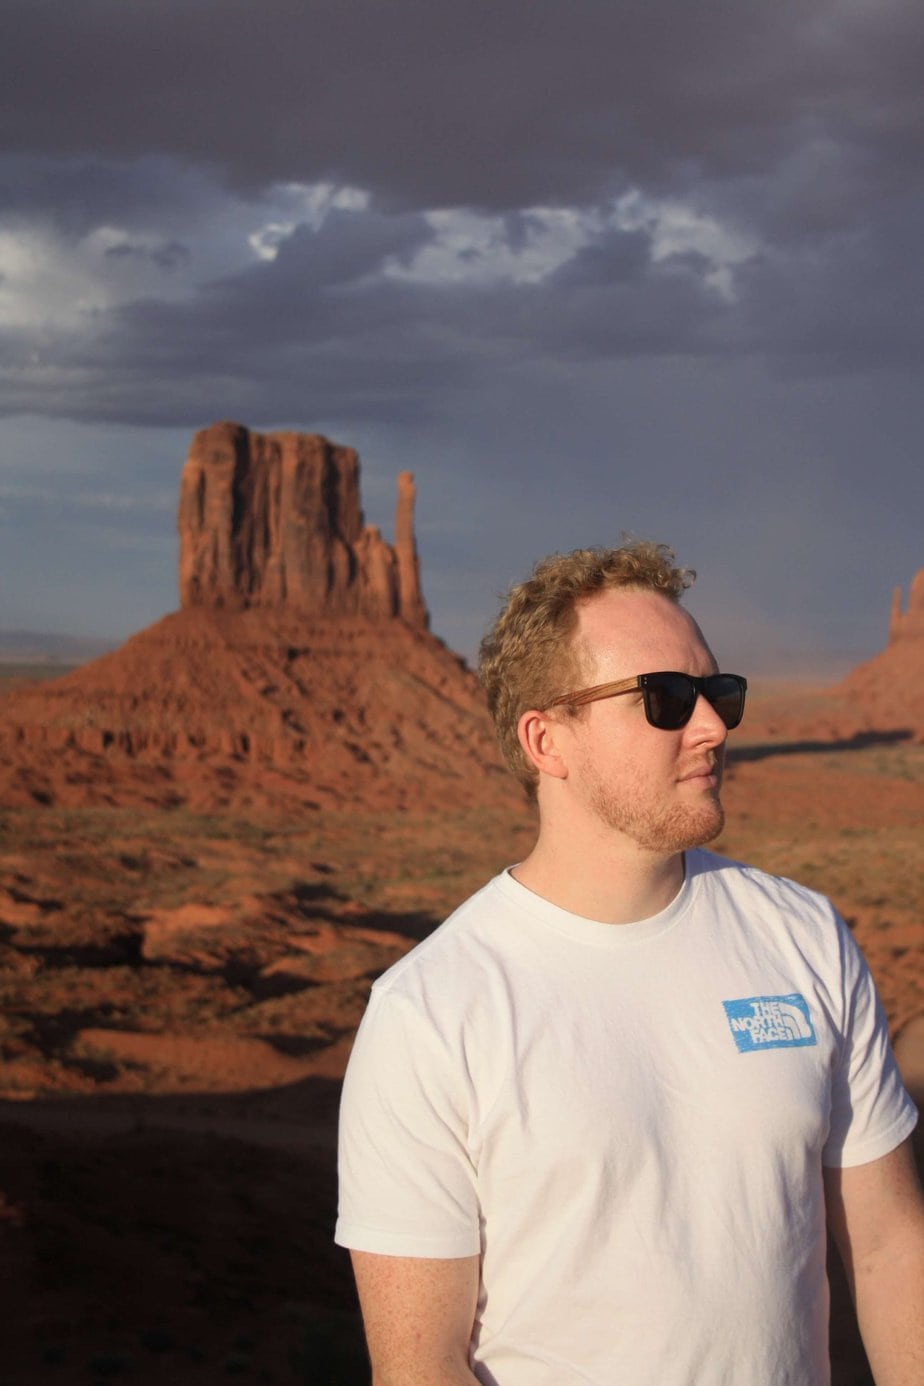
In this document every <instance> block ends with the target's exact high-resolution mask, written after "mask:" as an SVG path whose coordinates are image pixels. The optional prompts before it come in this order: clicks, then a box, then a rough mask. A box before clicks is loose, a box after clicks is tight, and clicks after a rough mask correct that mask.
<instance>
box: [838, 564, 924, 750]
mask: <svg viewBox="0 0 924 1386" xmlns="http://www.w3.org/2000/svg"><path fill="white" fill-rule="evenodd" d="M838 692H840V693H842V694H845V695H847V696H848V697H849V698H850V700H851V701H852V702H853V704H854V706H855V707H856V709H857V710H858V712H860V713H861V714H862V717H863V720H864V725H865V726H866V727H868V728H871V729H872V728H875V729H876V730H877V731H888V730H895V731H906V732H908V733H909V735H911V736H913V737H915V739H917V740H919V741H920V740H924V569H921V571H920V572H918V574H917V575H916V577H915V578H914V579H913V581H912V583H911V587H910V589H909V594H908V608H907V610H906V611H903V610H902V603H901V592H900V591H899V590H896V591H895V593H894V594H893V597H892V615H891V620H890V623H889V643H888V645H887V646H886V648H885V649H884V650H882V651H881V653H879V654H878V655H875V656H874V657H873V658H872V659H868V660H867V661H866V662H865V663H864V664H860V665H859V666H858V667H857V668H856V669H854V670H853V671H852V673H850V674H848V675H847V677H846V679H845V680H844V681H843V683H842V684H841V685H840V687H839V689H838Z"/></svg>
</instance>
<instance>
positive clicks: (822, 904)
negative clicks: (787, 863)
mask: <svg viewBox="0 0 924 1386" xmlns="http://www.w3.org/2000/svg"><path fill="white" fill-rule="evenodd" d="M688 869H692V873H693V874H694V876H695V877H696V878H697V879H698V880H699V881H700V882H701V883H702V884H703V886H704V887H705V889H707V890H712V891H717V892H722V893H724V894H726V895H727V896H729V897H730V898H732V899H734V900H740V901H742V902H744V901H747V902H748V903H750V905H751V906H752V907H757V906H765V907H767V908H770V909H775V910H778V911H780V912H782V913H784V914H788V915H797V916H798V917H800V918H802V919H816V920H818V921H822V920H823V921H827V922H829V923H830V922H831V920H832V919H833V918H836V912H835V910H834V907H833V905H832V904H831V901H830V900H829V899H828V898H827V896H825V895H822V894H821V893H820V892H819V891H817V890H813V889H812V888H811V887H810V886H806V885H802V884H801V882H799V881H794V880H791V879H790V878H789V877H788V876H776V875H774V874H772V873H771V872H769V871H765V870H763V868H762V867H759V866H751V865H749V864H748V863H747V862H743V861H736V860H734V858H732V857H723V856H720V855H719V853H717V852H709V851H707V850H706V849H705V848H702V847H699V848H696V849H695V850H694V851H693V852H690V853H688Z"/></svg>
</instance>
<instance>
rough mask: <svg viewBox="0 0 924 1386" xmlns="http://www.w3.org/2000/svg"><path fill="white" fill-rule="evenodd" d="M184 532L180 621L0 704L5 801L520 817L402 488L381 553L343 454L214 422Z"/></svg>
mask: <svg viewBox="0 0 924 1386" xmlns="http://www.w3.org/2000/svg"><path fill="white" fill-rule="evenodd" d="M178 528H179V590H180V602H181V609H180V610H179V611H175V612H173V613H171V614H170V615H168V616H164V617H163V618H162V619H161V620H160V621H157V622H155V624H154V625H152V626H149V627H148V628H147V629H145V630H142V631H140V632H139V633H138V634H137V635H134V636H132V637H131V639H129V640H128V641H126V643H125V644H124V645H123V646H122V647H121V648H120V649H118V650H115V651H113V652H112V653H110V654H106V655H104V656H103V657H102V658H100V659H97V660H95V661H94V662H93V663H91V664H87V665H85V666H83V667H82V668H80V669H76V670H74V671H73V672H72V673H69V674H66V675H65V676H64V677H63V678H59V679H55V680H53V681H49V682H46V683H43V684H41V685H37V686H32V687H26V688H19V689H16V690H14V691H12V692H10V693H8V694H6V695H5V696H4V697H3V698H2V700H0V719H2V720H0V796H2V800H3V802H4V803H6V804H8V805H13V804H30V803H42V804H61V805H68V806H77V805H123V804H139V805H150V806H151V807H164V806H179V805H184V806H186V807H188V808H191V809H195V810H197V811H201V812H213V811H216V810H221V809H225V808H231V809H233V810H235V811H240V812H249V811H251V810H254V809H256V810H266V811H272V812H275V811H278V810H280V809H284V810H286V811H288V810H292V811H295V812H297V811H298V810H299V809H304V808H312V807H314V808H338V807H346V806H349V807H351V808H371V809H380V808H391V809H394V808H398V809H402V808H404V809H412V808H419V809H431V808H434V807H438V806H446V807H459V806H464V805H471V806H473V807H475V806H477V807H484V806H487V805H498V806H499V805H501V804H503V805H505V806H507V807H509V806H510V805H511V804H519V803H520V796H519V793H518V791H517V789H516V787H515V785H514V782H513V780H512V779H511V778H510V777H509V775H507V773H506V772H505V770H504V768H503V766H502V763H501V760H500V756H499V753H498V751H497V747H496V743H495V739H494V734H493V728H492V726H491V722H490V719H489V717H488V713H487V709H486V707H485V703H484V698H483V696H482V693H481V690H480V688H479V686H478V682H477V679H476V678H475V675H474V674H473V673H472V672H471V670H470V669H468V668H466V666H465V664H464V662H463V661H462V660H461V659H460V658H459V657H458V656H457V655H455V654H453V653H452V651H451V650H448V649H447V648H446V646H445V645H444V644H443V643H442V641H440V640H438V639H437V638H436V636H434V635H432V634H431V633H430V631H429V629H428V626H429V617H428V614H427V608H426V606H425V604H424V600H423V596H422V594H421V585H420V569H419V563H418V557H417V546H416V542H415V538H414V482H413V478H412V477H411V475H410V473H409V472H402V473H401V474H400V476H399V477H398V504H397V517H396V523H395V542H394V544H393V545H391V544H388V543H386V541H385V540H384V539H383V538H382V536H381V535H380V533H379V531H378V530H377V529H376V528H374V527H373V526H371V525H367V524H365V522H364V520H363V514H362V510H361V508H360V495H359V459H358V458H357V455H356V453H355V452H354V451H353V450H352V449H351V448H345V447H340V446H338V445H337V444H335V443H332V442H330V441H329V440H328V439H326V438H323V437H321V436H319V435H317V434H308V433H306V434H301V433H269V434H260V433H253V432H251V431H250V430H249V429H247V428H245V427H243V426H242V425H240V424H235V423H218V424H213V425H212V426H211V427H210V428H206V429H203V430H202V431H201V432H200V433H197V434H196V435H195V437H194V438H193V441H192V446H191V448H190V452H189V456H188V458H187V460H186V464H185V466H184V468H183V472H182V478H181V484H180V500H179V509H178Z"/></svg>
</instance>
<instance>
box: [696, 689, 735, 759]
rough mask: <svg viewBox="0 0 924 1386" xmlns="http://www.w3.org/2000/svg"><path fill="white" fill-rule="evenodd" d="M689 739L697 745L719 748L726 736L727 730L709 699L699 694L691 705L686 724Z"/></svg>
mask: <svg viewBox="0 0 924 1386" xmlns="http://www.w3.org/2000/svg"><path fill="white" fill-rule="evenodd" d="M687 731H688V733H690V736H691V739H692V740H694V741H695V742H696V743H697V744H698V745H704V746H721V745H723V744H724V742H725V739H726V737H727V736H728V728H727V727H726V725H725V723H724V722H723V721H722V719H721V717H720V716H719V714H718V713H717V712H716V710H715V708H714V707H713V706H712V704H711V703H710V701H709V699H708V698H707V697H705V695H704V694H702V693H700V694H699V696H698V697H697V699H696V702H695V703H694V705H693V714H692V716H691V717H690V720H689V722H688V723H687Z"/></svg>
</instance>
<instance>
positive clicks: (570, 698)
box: [543, 674, 641, 712]
mask: <svg viewBox="0 0 924 1386" xmlns="http://www.w3.org/2000/svg"><path fill="white" fill-rule="evenodd" d="M640 687H641V683H640V681H639V676H638V675H637V674H636V675H635V677H634V678H631V679H618V680H617V682H616V683H597V684H594V686H593V688H581V689H579V690H578V692H577V693H562V694H561V695H560V696H559V697H557V698H553V699H552V701H551V702H550V703H547V704H546V706H545V708H544V709H543V710H544V711H546V712H547V711H548V709H549V708H550V707H561V706H562V705H563V704H564V703H567V704H568V705H569V706H570V707H583V706H584V704H585V703H596V702H599V700H600V699H601V698H616V697H618V696H619V694H620V693H631V692H633V690H634V689H636V688H640Z"/></svg>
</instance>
